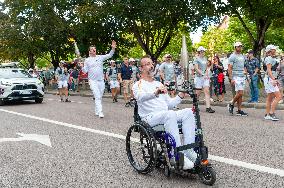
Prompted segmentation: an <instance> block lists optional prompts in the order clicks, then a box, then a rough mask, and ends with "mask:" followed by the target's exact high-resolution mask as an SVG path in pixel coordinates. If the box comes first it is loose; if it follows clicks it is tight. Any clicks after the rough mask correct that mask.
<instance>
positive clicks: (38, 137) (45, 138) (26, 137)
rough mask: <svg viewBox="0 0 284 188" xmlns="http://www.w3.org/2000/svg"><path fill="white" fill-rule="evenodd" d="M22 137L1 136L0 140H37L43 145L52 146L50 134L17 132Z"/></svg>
mask: <svg viewBox="0 0 284 188" xmlns="http://www.w3.org/2000/svg"><path fill="white" fill-rule="evenodd" d="M17 135H19V136H20V137H18V138H0V142H20V141H27V140H29V141H35V142H39V143H41V144H43V145H46V146H48V147H51V142H50V139H49V136H48V135H39V134H24V133H17Z"/></svg>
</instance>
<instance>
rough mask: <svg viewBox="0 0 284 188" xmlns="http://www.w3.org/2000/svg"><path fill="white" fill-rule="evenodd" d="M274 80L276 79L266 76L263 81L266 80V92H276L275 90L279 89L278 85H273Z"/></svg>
mask: <svg viewBox="0 0 284 188" xmlns="http://www.w3.org/2000/svg"><path fill="white" fill-rule="evenodd" d="M273 81H274V80H272V79H271V78H269V77H267V76H265V77H264V79H263V82H264V88H265V92H266V93H274V92H277V91H279V87H278V85H276V86H273V84H272V82H273Z"/></svg>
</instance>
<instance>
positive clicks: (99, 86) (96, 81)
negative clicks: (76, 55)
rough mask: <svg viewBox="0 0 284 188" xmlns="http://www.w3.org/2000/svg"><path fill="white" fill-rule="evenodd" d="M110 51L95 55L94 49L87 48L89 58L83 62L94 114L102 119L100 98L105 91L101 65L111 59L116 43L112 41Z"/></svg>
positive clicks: (92, 47) (91, 47)
mask: <svg viewBox="0 0 284 188" xmlns="http://www.w3.org/2000/svg"><path fill="white" fill-rule="evenodd" d="M111 47H112V49H111V51H110V53H109V54H106V55H97V54H96V52H97V51H96V47H95V46H90V47H89V57H88V58H87V59H86V60H85V63H84V67H83V68H82V71H83V72H84V73H88V79H89V85H90V88H91V90H92V92H93V95H94V97H95V113H96V115H98V116H99V117H100V118H103V117H104V114H103V109H102V97H103V94H104V89H105V82H104V73H103V63H104V61H105V60H107V59H109V58H111V57H112V56H113V54H114V51H115V48H116V42H115V41H114V40H113V41H112V44H111Z"/></svg>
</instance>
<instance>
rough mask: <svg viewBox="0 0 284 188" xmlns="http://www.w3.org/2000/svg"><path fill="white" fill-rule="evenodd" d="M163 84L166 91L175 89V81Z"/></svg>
mask: <svg viewBox="0 0 284 188" xmlns="http://www.w3.org/2000/svg"><path fill="white" fill-rule="evenodd" d="M165 86H166V87H167V90H168V91H174V90H175V89H176V82H165Z"/></svg>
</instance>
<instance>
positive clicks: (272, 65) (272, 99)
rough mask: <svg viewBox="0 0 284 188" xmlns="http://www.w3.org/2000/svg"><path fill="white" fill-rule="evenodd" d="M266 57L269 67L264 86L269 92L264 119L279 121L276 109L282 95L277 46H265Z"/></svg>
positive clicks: (265, 61) (266, 63)
mask: <svg viewBox="0 0 284 188" xmlns="http://www.w3.org/2000/svg"><path fill="white" fill-rule="evenodd" d="M265 52H266V57H265V60H264V63H265V65H266V67H267V70H266V75H265V78H264V87H265V91H266V93H267V98H266V114H265V116H264V119H266V120H272V121H278V120H279V118H278V117H276V115H275V110H276V106H277V104H278V102H279V101H280V100H281V98H282V96H281V93H280V91H279V81H278V80H277V72H276V70H277V67H278V66H277V61H276V58H275V55H276V46H274V45H268V46H267V47H266V48H265Z"/></svg>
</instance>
